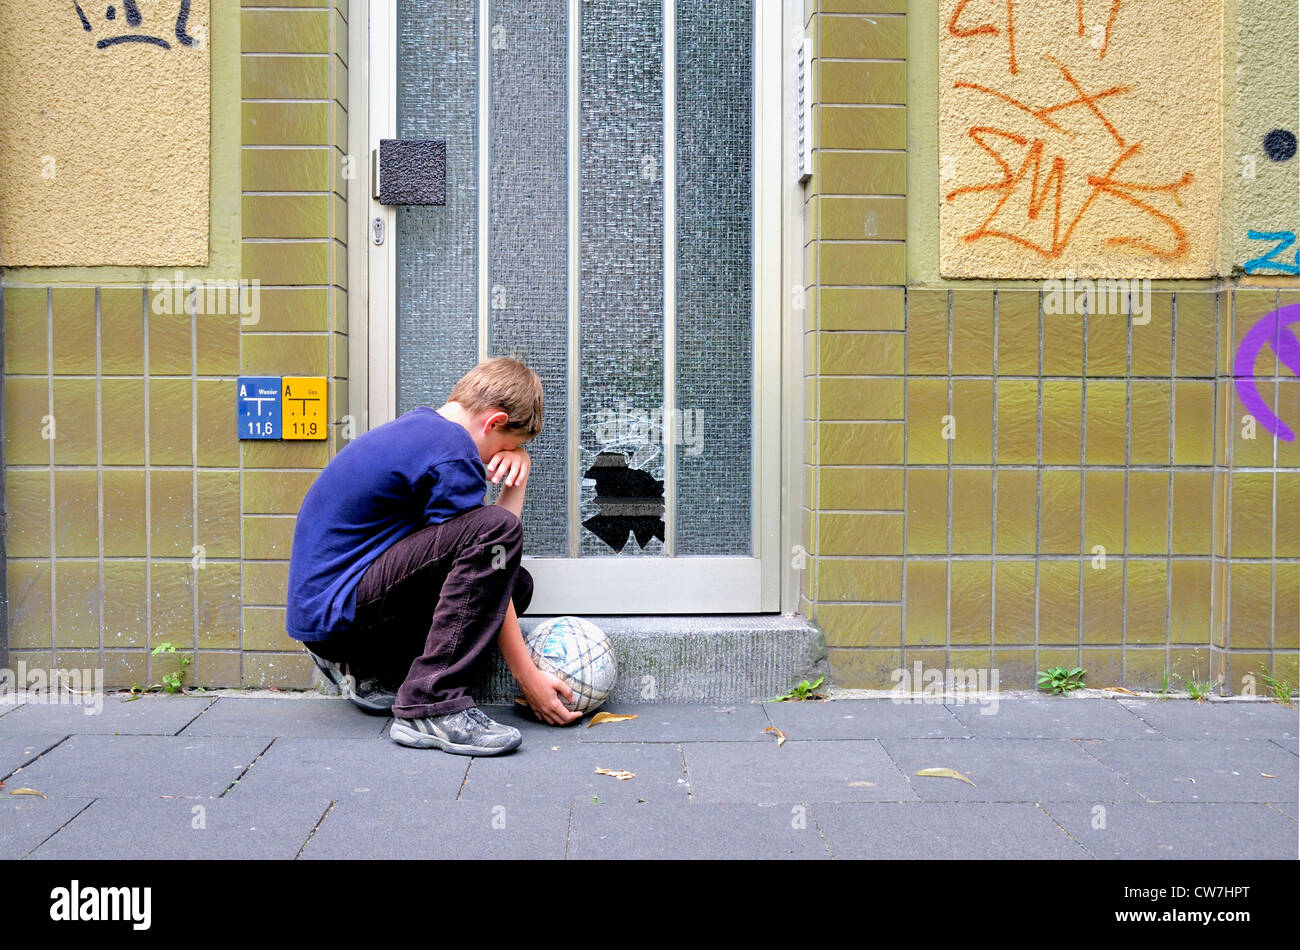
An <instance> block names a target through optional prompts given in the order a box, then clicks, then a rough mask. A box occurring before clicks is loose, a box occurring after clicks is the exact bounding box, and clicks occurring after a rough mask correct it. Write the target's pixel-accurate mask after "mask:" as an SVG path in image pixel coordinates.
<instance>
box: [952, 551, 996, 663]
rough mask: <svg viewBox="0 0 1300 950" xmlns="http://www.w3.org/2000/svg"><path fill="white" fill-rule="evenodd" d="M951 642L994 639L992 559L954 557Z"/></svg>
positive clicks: (973, 641) (975, 641)
mask: <svg viewBox="0 0 1300 950" xmlns="http://www.w3.org/2000/svg"><path fill="white" fill-rule="evenodd" d="M949 583H950V584H951V585H952V593H951V597H950V599H951V602H952V642H953V643H992V642H993V618H992V611H991V608H992V603H993V599H992V593H993V588H992V584H993V565H992V562H991V561H953V562H952V569H951V571H950V574H949Z"/></svg>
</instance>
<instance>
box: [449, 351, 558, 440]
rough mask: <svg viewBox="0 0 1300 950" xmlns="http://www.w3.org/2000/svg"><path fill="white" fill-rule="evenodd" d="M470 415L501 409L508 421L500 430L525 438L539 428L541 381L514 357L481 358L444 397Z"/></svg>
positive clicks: (535, 435)
mask: <svg viewBox="0 0 1300 950" xmlns="http://www.w3.org/2000/svg"><path fill="white" fill-rule="evenodd" d="M447 400H448V402H458V403H460V404H461V405H462V406H464V407H465V408H466V409H467V410H468V411H469V412H470V413H471V414H475V415H477V414H478V413H480V412H484V411H486V410H491V409H500V410H503V411H504V412H505V414H506V416H507V417H508V421H507V422H506V424H505V425H503V426H502V427H501V431H502V432H512V433H516V434H519V435H522V436H523V437H524V440H525V441H530V440H532V439H535V438H537V434H538V433H539V432H541V431H542V381H541V379H540V378H539V377H538V375H537V374H536V373H534V372H533V371H532V370H531V369H529V368H528V367H527V366H525V365H524V364H523V363H521V362H520V361H519V360H517V359H512V358H511V357H509V356H497V357H494V358H492V359H490V360H484V361H483V362H481V363H479V364H478V365H477V366H475V367H474V368H473V369H472V370H470V371H469V372H468V373H466V374H465V375H464V376H462V377H461V378H460V381H459V382H457V383H456V385H455V387H454V388H453V389H452V391H451V395H450V396H448V397H447Z"/></svg>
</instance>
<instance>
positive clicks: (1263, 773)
mask: <svg viewBox="0 0 1300 950" xmlns="http://www.w3.org/2000/svg"><path fill="white" fill-rule="evenodd" d="M1259 774H1260V775H1262V776H1264V778H1277V776H1276V775H1269V774H1268V773H1267V772H1260V773H1259ZM3 784H4V783H3V782H0V785H3Z"/></svg>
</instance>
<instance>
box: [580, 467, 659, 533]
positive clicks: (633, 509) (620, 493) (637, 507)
mask: <svg viewBox="0 0 1300 950" xmlns="http://www.w3.org/2000/svg"><path fill="white" fill-rule="evenodd" d="M583 477H585V478H592V479H595V481H596V505H597V506H598V507H599V508H600V514H598V515H596V516H595V517H592V518H588V519H587V520H586V521H584V522H583V523H582V526H583V527H584V528H586V529H587V530H588V531H590V532H591V533H592V534H594V535H595V536H596V537H598V538H600V540H602V541H604V542H605V543H606V544H608V545H609V546H610V547H611V548H613V549H614V550H615V551H619V552H621V551H622V550H623V548H624V547H626V546H627V536H628V532H631V533H632V535H633V536H634V537H635V538H636V543H637V544H639V545H641V548H642V550H644V549H645V546H646V545H647V544H649V543H650V539H651V538H658V539H659V540H660V541H663V539H664V483H663V481H662V480H661V479H658V478H654V477H652V476H651V475H650V473H649V472H643V471H641V470H640V469H639V468H628V466H627V456H625V455H623V454H622V453H621V452H601V453H600V454H599V455H598V456H596V461H595V462H594V463H593V464H592V466H591V468H589V469H587V472H586V474H585V475H584V476H583Z"/></svg>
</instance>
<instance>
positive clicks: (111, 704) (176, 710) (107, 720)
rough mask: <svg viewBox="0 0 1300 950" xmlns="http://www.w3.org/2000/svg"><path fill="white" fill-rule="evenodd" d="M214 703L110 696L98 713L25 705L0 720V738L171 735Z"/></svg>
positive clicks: (57, 705)
mask: <svg viewBox="0 0 1300 950" xmlns="http://www.w3.org/2000/svg"><path fill="white" fill-rule="evenodd" d="M213 702H214V700H213V699H212V698H206V699H205V698H201V697H193V696H143V697H140V698H139V699H128V698H126V697H125V696H123V695H121V694H111V693H110V694H109V695H107V696H104V697H103V704H102V705H101V706H100V711H99V712H98V713H96V712H94V707H93V706H73V705H70V704H67V703H27V704H25V705H24V706H23V707H22V708H21V709H19V710H18V711H17V712H15V713H14V714H13V715H11V716H5V717H4V718H3V719H0V735H3V734H5V733H12V732H19V731H22V730H25V729H30V730H35V729H40V730H45V731H47V732H63V733H65V734H67V735H113V734H118V735H124V736H126V735H153V736H174V735H176V733H178V732H180V731H181V730H182V729H184V728H185V726H186V724H187V723H189V722H190V720H192V719H193V718H194V717H195V716H197V715H199V714H200V713H202V712H203V711H204V710H205V709H207V708H208V707H209V706H211V705H212V703H213ZM87 711H89V713H90V714H89V715H88V714H87Z"/></svg>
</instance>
